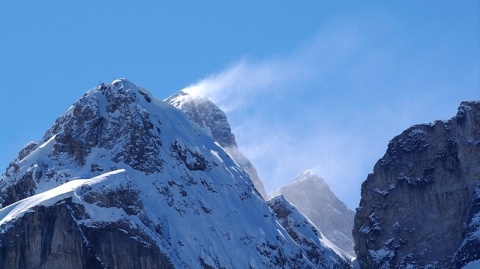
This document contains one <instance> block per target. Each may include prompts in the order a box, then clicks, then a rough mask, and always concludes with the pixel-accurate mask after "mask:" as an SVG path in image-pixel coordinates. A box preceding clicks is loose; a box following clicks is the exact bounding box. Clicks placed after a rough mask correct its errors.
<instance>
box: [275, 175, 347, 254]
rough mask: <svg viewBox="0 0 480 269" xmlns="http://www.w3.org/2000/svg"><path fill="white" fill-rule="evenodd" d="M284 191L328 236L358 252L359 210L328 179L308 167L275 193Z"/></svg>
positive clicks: (337, 244)
mask: <svg viewBox="0 0 480 269" xmlns="http://www.w3.org/2000/svg"><path fill="white" fill-rule="evenodd" d="M280 193H281V194H283V195H284V196H285V197H286V198H287V199H288V200H289V201H290V202H291V203H292V204H294V205H295V207H297V208H298V209H299V210H300V212H302V213H303V214H305V216H307V217H308V218H309V219H310V220H311V221H312V222H313V224H315V226H316V227H318V228H319V229H320V231H321V232H322V233H323V234H324V235H325V236H326V237H327V238H328V240H330V241H332V243H334V244H335V245H336V246H338V247H340V248H341V249H343V250H345V251H346V252H348V253H349V254H350V255H352V256H354V255H355V253H354V252H353V237H352V228H353V219H354V216H355V213H354V212H353V211H352V210H350V209H348V208H347V206H346V205H345V204H344V203H343V202H342V201H340V200H339V199H338V197H337V196H335V194H334V193H333V192H332V191H331V190H330V187H329V186H328V184H327V183H326V182H325V180H323V179H322V178H320V177H319V176H317V175H315V174H314V173H312V172H311V171H305V172H304V173H303V174H301V175H299V176H298V177H296V178H295V179H294V180H293V182H292V183H290V184H288V185H285V186H283V187H281V188H280V189H278V190H276V191H275V192H274V194H273V195H276V194H280Z"/></svg>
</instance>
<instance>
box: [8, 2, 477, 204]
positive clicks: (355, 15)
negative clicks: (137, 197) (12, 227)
mask: <svg viewBox="0 0 480 269" xmlns="http://www.w3.org/2000/svg"><path fill="white" fill-rule="evenodd" d="M165 2H166V1H135V2H134V1H75V2H74V1H42V2H39V1H2V2H1V3H0V38H1V40H0V92H1V93H0V94H1V95H0V107H1V108H0V113H1V115H0V126H1V133H0V150H1V155H0V166H2V167H6V166H7V165H8V163H9V162H10V161H11V160H12V159H13V158H14V157H15V155H16V154H17V152H18V151H19V150H20V149H21V148H22V147H23V145H25V144H26V143H27V142H28V141H32V140H40V139H41V138H42V136H43V134H44V132H45V131H46V130H47V129H48V128H49V127H50V126H51V125H52V124H53V122H54V120H55V119H56V118H57V117H58V116H59V115H60V114H62V113H63V112H64V111H65V110H66V109H67V108H68V107H69V106H70V105H71V104H72V103H73V102H74V101H76V100H77V99H78V98H80V97H81V96H82V95H83V93H84V92H85V91H87V90H88V89H90V88H92V87H94V86H95V85H97V84H98V83H99V82H109V81H111V80H113V79H114V78H118V77H127V78H129V79H130V80H131V81H132V82H134V83H136V84H137V85H142V86H144V87H146V88H148V89H149V90H150V91H151V92H152V93H153V94H154V95H155V96H156V97H157V98H159V99H164V98H166V97H168V96H169V95H171V94H173V93H174V92H176V91H178V90H180V89H182V88H185V87H187V86H189V85H192V84H193V85H194V86H197V87H193V88H195V89H197V90H199V91H201V92H202V93H203V94H207V95H209V97H211V98H212V99H213V100H214V101H217V102H218V103H219V104H220V105H221V106H222V108H224V109H225V110H226V111H227V116H228V117H229V118H230V120H231V123H232V125H233V127H234V131H235V132H236V135H237V140H238V142H239V144H240V147H241V149H243V151H244V152H245V154H246V155H247V157H250V158H251V159H252V161H253V163H254V165H256V166H257V168H258V170H259V174H260V177H261V178H262V180H263V181H264V182H265V185H266V188H267V192H272V191H273V190H274V189H276V188H278V187H280V186H281V185H283V184H286V183H288V182H289V181H290V180H291V179H292V178H293V177H294V176H295V175H297V174H299V173H301V172H302V171H303V170H305V169H314V171H315V172H316V173H317V174H319V176H321V177H324V178H325V179H326V180H327V182H328V183H329V184H330V185H331V186H332V189H333V190H334V191H335V193H337V195H339V196H340V197H341V198H342V199H343V200H344V201H345V202H346V203H347V205H348V206H349V207H351V208H354V207H356V206H357V205H358V199H359V196H360V184H361V182H362V181H363V180H364V179H365V178H366V176H367V174H368V173H369V172H371V169H372V167H373V165H374V163H375V161H376V160H378V159H379V158H380V157H381V156H382V155H383V153H384V151H385V149H386V145H387V143H388V140H390V139H391V138H392V137H393V136H394V135H397V134H399V133H400V132H401V131H402V130H404V129H405V128H407V127H409V126H410V125H412V124H415V123H423V122H429V121H433V120H435V119H447V118H449V117H451V116H454V115H455V113H456V109H457V107H458V104H459V102H460V101H461V100H471V99H477V100H478V99H480V78H479V74H480V4H479V2H478V1H462V2H458V1H303V2H302V3H297V2H292V1H277V2H275V3H272V2H268V1H263V2H259V1H242V3H239V2H237V3H233V2H230V3H228V2H226V1H201V2H200V1H180V2H178V1H176V2H170V3H165ZM393 2H395V3H393ZM419 2H420V3H419Z"/></svg>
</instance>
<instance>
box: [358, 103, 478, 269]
mask: <svg viewBox="0 0 480 269" xmlns="http://www.w3.org/2000/svg"><path fill="white" fill-rule="evenodd" d="M479 181H480V102H462V104H461V105H460V107H459V110H458V114H457V115H456V117H454V118H452V119H451V120H448V121H436V122H434V123H432V124H423V125H415V126H413V127H411V128H409V129H408V130H406V131H404V132H403V133H402V134H401V135H399V136H397V137H395V138H394V139H392V140H391V141H390V143H389V145H388V149H387V152H386V153H385V155H384V156H383V158H382V159H380V160H379V161H378V162H377V163H376V164H375V167H374V170H373V173H372V174H370V175H369V176H368V178H367V180H366V181H365V182H364V183H363V184H362V196H361V201H360V206H359V208H358V209H357V212H356V216H355V227H354V230H353V236H354V239H355V252H356V254H357V257H358V260H359V261H360V264H361V266H362V268H407V267H408V268H424V267H426V266H427V267H428V266H431V267H432V268H460V267H461V266H462V265H464V264H467V263H468V262H469V261H472V260H476V259H478V253H479V251H478V250H479V249H480V240H479V237H478V234H479V233H480V225H479V221H478V219H479V216H480V212H479V209H480V207H479V206H478V205H479V202H478V201H479V199H478V197H479V194H478V193H479V192H478V191H479V190H478V187H477V186H478V184H479Z"/></svg>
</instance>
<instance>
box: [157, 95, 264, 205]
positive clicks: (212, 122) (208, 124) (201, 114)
mask: <svg viewBox="0 0 480 269" xmlns="http://www.w3.org/2000/svg"><path fill="white" fill-rule="evenodd" d="M166 101H167V102H169V103H170V104H171V105H173V106H174V107H176V108H178V109H180V110H181V111H182V112H183V113H185V115H187V117H188V118H189V119H190V120H191V121H192V122H193V123H195V124H196V125H198V126H199V127H200V128H202V129H203V130H205V131H206V132H207V133H209V134H211V135H212V137H213V138H214V139H215V141H217V142H218V144H220V146H222V147H223V148H224V149H225V151H227V152H228V154H230V155H232V157H233V158H234V159H235V160H236V161H237V162H238V163H239V164H240V165H241V166H242V167H243V169H245V172H247V174H248V175H249V176H250V179H251V180H252V182H253V184H254V186H255V188H256V189H257V191H258V192H259V193H260V194H261V195H262V197H263V198H264V199H267V198H268V195H267V192H266V191H265V187H264V186H263V182H262V181H261V180H260V178H259V177H258V174H257V170H256V169H255V167H254V166H253V164H252V163H251V162H250V160H249V159H248V158H247V157H245V155H243V153H242V152H241V151H240V150H239V148H238V145H237V141H235V135H234V134H233V133H232V129H231V128H230V123H228V120H227V116H226V115H225V113H224V112H223V111H222V110H221V109H220V108H219V107H218V106H217V105H215V104H214V103H213V102H212V101H210V100H207V99H204V98H202V97H199V96H195V97H194V96H191V95H190V94H188V93H186V92H184V91H180V92H178V93H176V94H175V95H173V96H171V97H169V98H168V99H167V100H166Z"/></svg>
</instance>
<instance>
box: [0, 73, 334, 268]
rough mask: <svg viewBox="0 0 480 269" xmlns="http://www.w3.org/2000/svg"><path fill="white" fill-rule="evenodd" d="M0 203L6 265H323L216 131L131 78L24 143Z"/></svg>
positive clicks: (0, 253)
mask: <svg viewBox="0 0 480 269" xmlns="http://www.w3.org/2000/svg"><path fill="white" fill-rule="evenodd" d="M0 203H1V204H2V207H1V208H0V267H1V268H314V265H313V262H315V263H317V261H313V262H312V261H310V260H309V258H308V257H307V255H304V254H303V252H302V249H300V248H299V246H298V245H297V243H296V241H295V240H294V239H292V238H291V237H290V235H289V233H288V232H287V231H286V230H285V229H284V227H282V226H281V225H280V222H279V220H278V219H277V218H276V216H275V214H274V213H273V212H272V211H271V209H270V208H269V207H268V205H267V204H266V202H265V200H264V199H262V198H261V197H260V195H259V194H258V192H257V191H256V189H255V187H254V185H253V183H252V181H251V179H250V178H249V176H248V174H246V172H245V170H244V168H242V167H241V166H240V165H239V164H238V162H237V161H235V160H234V159H233V158H232V157H231V155H230V154H228V153H227V152H226V151H225V150H224V148H222V147H221V146H220V145H219V143H218V142H216V141H215V139H214V138H213V137H211V136H210V135H209V134H208V133H207V132H205V131H204V130H201V129H199V126H198V125H197V124H193V123H192V122H191V119H188V118H187V117H186V116H185V114H184V113H182V112H181V111H180V110H178V109H176V108H174V107H172V106H171V105H169V104H167V103H165V102H163V101H160V100H157V99H155V98H153V97H152V96H151V95H150V93H149V92H148V91H147V90H146V89H143V88H140V87H137V86H136V85H134V84H133V83H131V82H130V81H128V80H126V79H119V80H115V81H113V82H112V83H110V84H102V85H99V86H98V87H96V88H94V89H92V90H91V91H89V92H87V93H86V94H85V95H84V96H83V97H82V98H81V99H80V100H78V101H77V102H76V103H75V104H73V105H72V107H71V108H70V109H68V110H67V111H66V112H65V114H63V115H62V116H60V117H59V119H58V120H57V121H56V122H55V123H54V125H53V126H52V128H50V129H49V130H48V131H47V133H46V135H45V137H44V139H43V141H40V142H38V143H31V144H29V145H27V146H26V147H25V148H24V149H23V150H21V151H20V153H19V154H18V156H17V158H16V159H15V160H14V161H13V162H12V163H11V164H10V165H9V167H7V170H6V172H5V173H4V174H3V175H2V177H1V178H0ZM319 255H320V256H318V257H317V258H318V260H322V259H321V258H322V257H321V255H322V253H321V252H320V253H319ZM330 257H332V256H330ZM339 262H341V261H339Z"/></svg>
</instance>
